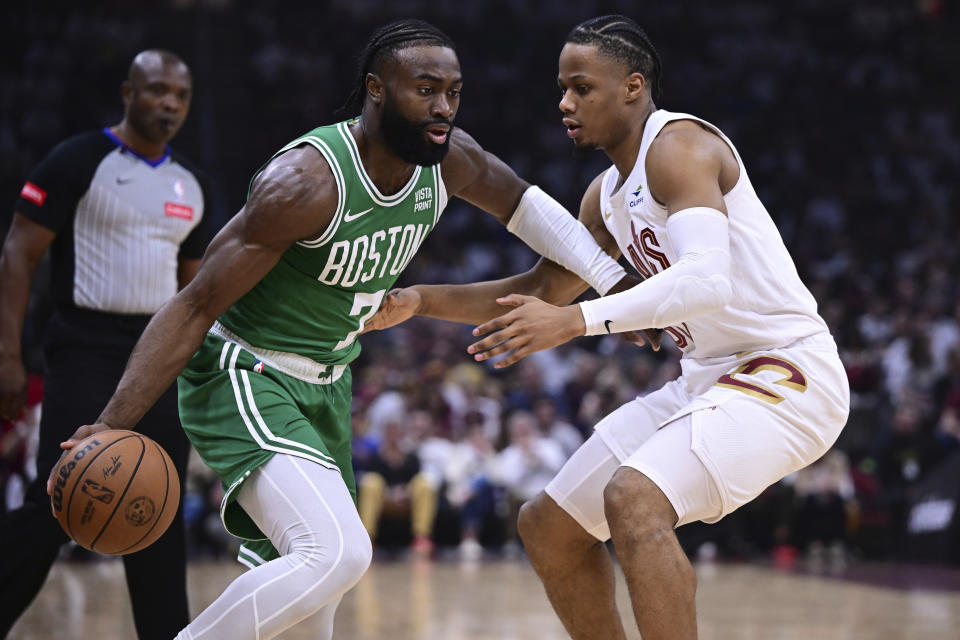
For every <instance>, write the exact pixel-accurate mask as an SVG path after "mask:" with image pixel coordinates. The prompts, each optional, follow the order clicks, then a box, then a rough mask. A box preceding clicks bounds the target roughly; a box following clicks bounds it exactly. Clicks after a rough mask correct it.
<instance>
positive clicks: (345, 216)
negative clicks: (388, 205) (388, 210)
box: [343, 207, 373, 222]
mask: <svg viewBox="0 0 960 640" xmlns="http://www.w3.org/2000/svg"><path fill="white" fill-rule="evenodd" d="M371 211H373V207H370V208H369V209H366V210H365V211H361V212H360V213H355V214H353V215H350V209H347V212H346V213H345V214H343V219H344V221H345V222H350V221H351V220H356V219H357V218H359V217H360V216H362V215H363V214H365V213H370V212H371Z"/></svg>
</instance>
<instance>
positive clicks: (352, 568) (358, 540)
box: [341, 529, 373, 587]
mask: <svg viewBox="0 0 960 640" xmlns="http://www.w3.org/2000/svg"><path fill="white" fill-rule="evenodd" d="M372 561H373V543H372V542H371V541H370V536H369V535H368V534H367V532H366V530H364V529H361V530H360V532H359V533H357V535H355V536H354V537H353V538H351V540H350V542H349V543H348V545H347V548H346V549H345V550H344V553H343V559H342V560H341V565H342V567H343V574H344V576H346V579H347V581H348V582H349V583H350V587H352V586H353V585H355V584H357V583H358V582H360V578H362V577H363V574H365V573H366V572H367V569H369V568H370V563H371V562H372Z"/></svg>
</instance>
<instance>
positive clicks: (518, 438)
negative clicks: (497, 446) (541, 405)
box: [497, 410, 567, 533]
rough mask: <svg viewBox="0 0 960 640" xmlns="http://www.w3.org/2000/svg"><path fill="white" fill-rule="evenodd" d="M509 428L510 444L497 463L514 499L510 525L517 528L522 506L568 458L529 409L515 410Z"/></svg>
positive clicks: (509, 420)
mask: <svg viewBox="0 0 960 640" xmlns="http://www.w3.org/2000/svg"><path fill="white" fill-rule="evenodd" d="M507 431H508V433H509V434H510V444H509V445H507V448H506V449H504V450H503V451H501V452H500V454H499V455H498V456H497V463H498V465H499V470H500V478H501V480H502V481H503V486H504V487H505V488H506V490H507V496H508V498H509V501H510V520H509V524H510V526H511V527H514V526H515V523H516V520H517V519H516V514H517V513H519V511H520V505H522V504H523V503H524V502H527V501H528V500H532V499H533V498H534V496H536V495H537V494H538V493H540V492H541V491H542V490H543V488H544V487H546V486H547V483H548V482H550V480H552V479H553V476H555V475H556V474H557V471H560V467H562V466H563V463H564V462H565V461H566V459H567V457H566V455H564V452H563V447H562V446H561V444H560V443H559V442H558V441H556V440H553V439H551V438H548V437H545V436H544V435H543V434H541V432H540V429H539V427H538V425H537V419H536V418H535V417H534V416H533V414H531V413H530V412H528V411H522V410H518V411H514V412H513V413H512V414H511V415H510V418H509V419H508V420H507ZM511 532H512V533H514V532H513V531H512V530H511Z"/></svg>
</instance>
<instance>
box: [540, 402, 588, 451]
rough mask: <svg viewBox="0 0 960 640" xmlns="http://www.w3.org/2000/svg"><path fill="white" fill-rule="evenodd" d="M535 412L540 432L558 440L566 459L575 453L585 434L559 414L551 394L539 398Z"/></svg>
mask: <svg viewBox="0 0 960 640" xmlns="http://www.w3.org/2000/svg"><path fill="white" fill-rule="evenodd" d="M533 414H534V416H536V418H537V428H538V429H539V431H540V433H542V434H543V435H545V436H546V437H548V438H550V439H551V440H554V441H556V442H557V443H558V444H559V445H560V447H561V449H562V450H563V457H564V459H567V458H569V457H570V456H571V455H573V452H574V451H576V450H577V449H578V448H579V447H580V445H581V444H583V435H582V434H581V433H580V431H579V430H578V429H577V428H576V427H574V426H573V425H572V424H570V423H569V422H566V421H565V420H562V419H561V418H560V417H559V416H558V415H557V403H556V401H554V399H553V398H551V397H549V396H541V397H539V398H537V400H536V402H534V405H533Z"/></svg>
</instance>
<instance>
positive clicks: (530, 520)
mask: <svg viewBox="0 0 960 640" xmlns="http://www.w3.org/2000/svg"><path fill="white" fill-rule="evenodd" d="M540 519H541V518H540V513H539V511H538V508H537V498H534V499H532V500H527V501H526V502H524V503H523V506H521V507H520V513H519V514H518V515H517V534H519V536H520V539H521V540H523V544H524V545H526V546H528V547H529V546H531V545H533V544H535V543H536V542H537V539H536V536H537V532H538V531H539V530H540V524H539V521H540Z"/></svg>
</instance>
